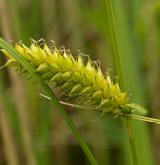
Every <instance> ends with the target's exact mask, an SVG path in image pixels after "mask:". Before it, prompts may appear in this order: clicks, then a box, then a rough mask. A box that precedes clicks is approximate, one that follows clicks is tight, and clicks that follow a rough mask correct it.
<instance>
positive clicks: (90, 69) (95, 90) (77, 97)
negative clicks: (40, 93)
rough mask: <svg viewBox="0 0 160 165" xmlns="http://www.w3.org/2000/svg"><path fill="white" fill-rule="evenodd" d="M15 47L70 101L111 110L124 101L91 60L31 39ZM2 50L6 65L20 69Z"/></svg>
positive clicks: (123, 96)
mask: <svg viewBox="0 0 160 165" xmlns="http://www.w3.org/2000/svg"><path fill="white" fill-rule="evenodd" d="M15 49H16V50H17V51H18V52H19V53H20V54H21V55H22V56H24V57H25V58H26V60H27V61H28V62H29V63H31V64H32V65H34V66H35V68H36V71H37V73H38V74H40V76H41V77H42V78H43V79H44V80H45V81H46V82H48V83H55V84H56V85H55V87H58V88H60V89H61V91H62V92H63V93H64V96H65V97H66V98H68V100H71V101H72V102H74V103H75V102H78V103H80V104H84V105H92V106H96V107H97V106H98V107H100V109H105V108H108V109H111V110H112V109H116V108H119V109H120V108H122V107H125V105H127V104H128V96H127V94H126V93H123V92H121V90H120V87H119V84H118V83H113V82H112V80H111V78H110V76H109V74H108V75H107V76H106V77H104V75H103V74H102V71H101V69H100V68H96V67H95V65H94V63H93V62H92V61H91V60H88V62H87V63H86V64H84V62H83V59H82V57H81V56H80V55H78V56H77V58H74V57H73V56H72V54H71V52H69V51H66V50H59V49H58V48H57V47H54V48H52V50H51V49H49V47H48V46H47V45H46V44H44V45H43V47H41V46H40V45H38V44H37V43H35V42H34V43H32V44H31V46H30V47H27V46H25V45H24V44H22V43H21V44H16V46H15ZM3 52H4V54H5V55H6V56H7V57H8V58H9V60H8V61H7V63H6V65H8V66H9V65H10V66H14V67H16V68H18V69H19V70H20V71H22V66H20V64H19V63H18V62H17V61H16V60H15V59H13V58H12V56H11V55H10V54H9V53H8V52H6V51H5V50H3Z"/></svg>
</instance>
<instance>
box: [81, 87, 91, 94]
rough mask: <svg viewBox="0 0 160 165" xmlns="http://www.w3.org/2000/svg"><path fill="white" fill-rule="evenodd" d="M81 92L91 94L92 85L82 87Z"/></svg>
mask: <svg viewBox="0 0 160 165" xmlns="http://www.w3.org/2000/svg"><path fill="white" fill-rule="evenodd" d="M81 93H82V94H92V93H93V87H92V86H87V87H84V89H83V90H82V92H81Z"/></svg>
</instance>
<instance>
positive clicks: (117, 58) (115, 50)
mask: <svg viewBox="0 0 160 165" xmlns="http://www.w3.org/2000/svg"><path fill="white" fill-rule="evenodd" d="M105 3H106V11H107V19H108V23H109V31H110V35H111V42H112V47H113V54H114V60H115V64H116V69H117V73H118V76H119V80H120V85H121V88H122V90H123V91H126V85H125V79H124V72H123V64H122V60H121V55H120V50H119V43H118V38H117V32H116V26H115V19H114V14H113V9H112V3H111V0H105ZM127 128H128V136H129V141H130V145H131V149H132V156H133V161H134V164H135V165H137V164H138V160H137V154H136V147H135V140H134V137H133V132H132V121H131V119H127Z"/></svg>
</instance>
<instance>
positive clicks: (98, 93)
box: [92, 90, 103, 100]
mask: <svg viewBox="0 0 160 165" xmlns="http://www.w3.org/2000/svg"><path fill="white" fill-rule="evenodd" d="M102 96H103V93H102V91H101V90H98V91H96V92H94V93H93V95H92V99H94V100H100V99H102Z"/></svg>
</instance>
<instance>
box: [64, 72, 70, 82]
mask: <svg viewBox="0 0 160 165" xmlns="http://www.w3.org/2000/svg"><path fill="white" fill-rule="evenodd" d="M71 76H72V74H71V72H65V73H63V75H62V78H63V80H65V81H68V80H70V79H71Z"/></svg>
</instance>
